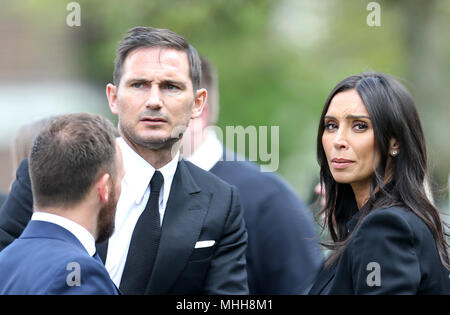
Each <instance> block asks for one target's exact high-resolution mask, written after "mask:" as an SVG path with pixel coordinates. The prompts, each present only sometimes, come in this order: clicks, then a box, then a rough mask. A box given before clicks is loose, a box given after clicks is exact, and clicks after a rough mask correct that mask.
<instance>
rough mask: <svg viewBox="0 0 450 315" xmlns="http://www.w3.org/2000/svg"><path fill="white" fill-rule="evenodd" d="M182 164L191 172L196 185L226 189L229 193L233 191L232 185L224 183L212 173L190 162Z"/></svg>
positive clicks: (184, 161)
mask: <svg viewBox="0 0 450 315" xmlns="http://www.w3.org/2000/svg"><path fill="white" fill-rule="evenodd" d="M182 162H183V163H184V165H185V166H186V167H187V169H188V170H189V173H190V175H191V176H192V177H193V179H194V180H195V182H196V184H198V185H199V186H201V187H202V188H210V189H211V188H212V189H225V190H227V191H229V190H230V189H231V186H232V185H231V184H230V183H228V182H226V181H224V180H223V179H221V178H219V177H218V176H216V175H214V174H212V173H211V172H208V171H205V170H204V169H202V168H200V167H198V166H197V165H195V164H193V163H191V162H189V161H186V160H183V161H182Z"/></svg>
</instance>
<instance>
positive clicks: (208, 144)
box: [186, 130, 223, 171]
mask: <svg viewBox="0 0 450 315" xmlns="http://www.w3.org/2000/svg"><path fill="white" fill-rule="evenodd" d="M222 156H223V145H222V143H221V142H220V141H219V139H217V135H216V134H215V133H214V131H212V130H209V131H208V133H207V134H206V138H205V141H204V142H203V143H202V144H201V145H200V146H199V147H198V149H197V150H195V152H194V153H192V154H191V155H190V156H189V157H187V158H186V160H188V161H189V162H192V163H193V164H195V165H197V166H198V167H200V168H202V169H204V170H205V171H209V170H210V169H212V168H213V166H214V165H216V163H217V162H218V161H220V160H221V159H222Z"/></svg>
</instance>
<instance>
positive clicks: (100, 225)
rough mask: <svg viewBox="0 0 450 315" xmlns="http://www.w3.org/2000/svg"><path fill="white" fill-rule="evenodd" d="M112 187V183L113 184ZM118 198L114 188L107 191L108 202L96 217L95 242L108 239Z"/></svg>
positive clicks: (113, 222) (112, 230)
mask: <svg viewBox="0 0 450 315" xmlns="http://www.w3.org/2000/svg"><path fill="white" fill-rule="evenodd" d="M113 187H114V185H113ZM117 201H118V198H117V196H116V192H115V191H114V189H111V192H110V193H109V198H108V203H107V204H106V205H104V206H103V207H102V208H101V209H100V212H99V214H98V219H97V239H96V242H97V243H103V242H105V241H106V240H108V239H109V238H110V237H111V235H112V234H113V232H114V225H115V218H116V206H117Z"/></svg>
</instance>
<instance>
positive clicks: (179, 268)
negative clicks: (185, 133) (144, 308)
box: [0, 160, 248, 294]
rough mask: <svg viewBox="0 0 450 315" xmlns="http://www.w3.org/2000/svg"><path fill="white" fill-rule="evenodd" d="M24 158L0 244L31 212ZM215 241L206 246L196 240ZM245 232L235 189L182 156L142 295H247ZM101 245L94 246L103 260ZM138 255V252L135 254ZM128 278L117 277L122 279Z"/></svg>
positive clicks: (1, 217) (3, 217)
mask: <svg viewBox="0 0 450 315" xmlns="http://www.w3.org/2000/svg"><path fill="white" fill-rule="evenodd" d="M32 203H33V202H32V195H31V185H30V178H29V175H28V161H27V160H24V161H23V162H22V163H21V165H20V167H19V169H18V171H17V179H16V181H15V182H14V184H13V186H12V189H11V193H10V194H9V196H8V199H7V200H6V202H5V204H4V205H3V207H2V208H1V209H0V244H1V247H2V248H3V247H5V246H7V245H8V244H9V243H11V242H12V241H13V240H14V239H15V238H17V237H18V236H19V235H20V233H21V232H22V230H23V228H24V227H25V225H26V223H27V222H28V221H29V220H30V218H31V215H32ZM203 240H214V241H215V244H214V246H212V247H207V248H194V247H195V244H196V242H197V241H203ZM246 246H247V232H246V229H245V224H244V220H243V213H242V210H241V207H240V202H239V198H238V194H237V190H236V188H235V187H233V186H230V185H229V184H227V183H225V182H224V181H222V180H221V179H219V178H217V177H216V176H214V175H212V174H210V173H209V172H206V171H204V170H202V169H200V168H198V167H196V166H195V165H193V164H192V163H189V162H186V161H184V160H181V161H180V162H179V163H178V167H177V171H176V172H175V175H174V179H173V182H172V188H171V192H170V196H169V199H168V202H167V207H166V212H165V215H164V220H163V224H162V230H161V240H160V245H159V249H158V254H157V257H156V260H155V265H154V270H153V273H152V276H151V278H150V279H149V282H148V285H147V288H146V289H145V291H144V292H140V293H143V294H248V285H247V272H246V266H245V264H246V261H245V250H246ZM106 249H107V247H106V246H104V245H103V246H102V245H100V246H98V251H99V254H100V256H101V257H102V259H103V261H104V259H105V257H106ZM135 254H137V255H138V254H139V253H135ZM123 281H127V279H126V278H124V277H122V282H123Z"/></svg>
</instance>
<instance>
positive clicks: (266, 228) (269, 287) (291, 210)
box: [211, 153, 323, 295]
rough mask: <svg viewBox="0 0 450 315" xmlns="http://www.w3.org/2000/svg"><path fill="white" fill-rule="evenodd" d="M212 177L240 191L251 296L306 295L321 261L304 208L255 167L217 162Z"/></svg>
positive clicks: (287, 189)
mask: <svg viewBox="0 0 450 315" xmlns="http://www.w3.org/2000/svg"><path fill="white" fill-rule="evenodd" d="M229 154H231V153H229ZM211 172H212V173H213V174H215V175H217V176H219V177H220V178H222V179H223V180H225V181H226V182H228V183H230V184H232V185H235V186H236V187H237V188H238V190H239V196H240V199H241V202H242V206H243V209H244V218H245V224H246V226H247V231H248V248H247V273H248V286H249V290H250V294H258V295H267V294H302V293H303V294H305V293H307V292H308V290H309V288H310V287H311V285H312V281H313V280H314V278H315V276H316V274H317V272H318V271H319V269H320V266H321V265H322V258H323V256H322V252H321V249H320V247H319V245H318V243H317V239H316V238H315V235H316V230H315V225H314V221H313V219H312V214H311V212H310V210H309V209H308V207H307V206H306V205H305V204H304V203H303V202H302V201H300V200H299V198H298V197H297V196H296V194H295V193H294V191H293V190H292V189H291V188H290V187H289V186H288V185H287V184H286V183H285V182H284V181H283V180H282V179H281V178H280V177H279V176H277V175H276V174H275V173H270V172H261V171H260V169H259V166H258V165H256V164H254V163H251V162H247V161H219V162H217V163H216V164H215V165H214V167H213V168H212V169H211Z"/></svg>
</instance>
